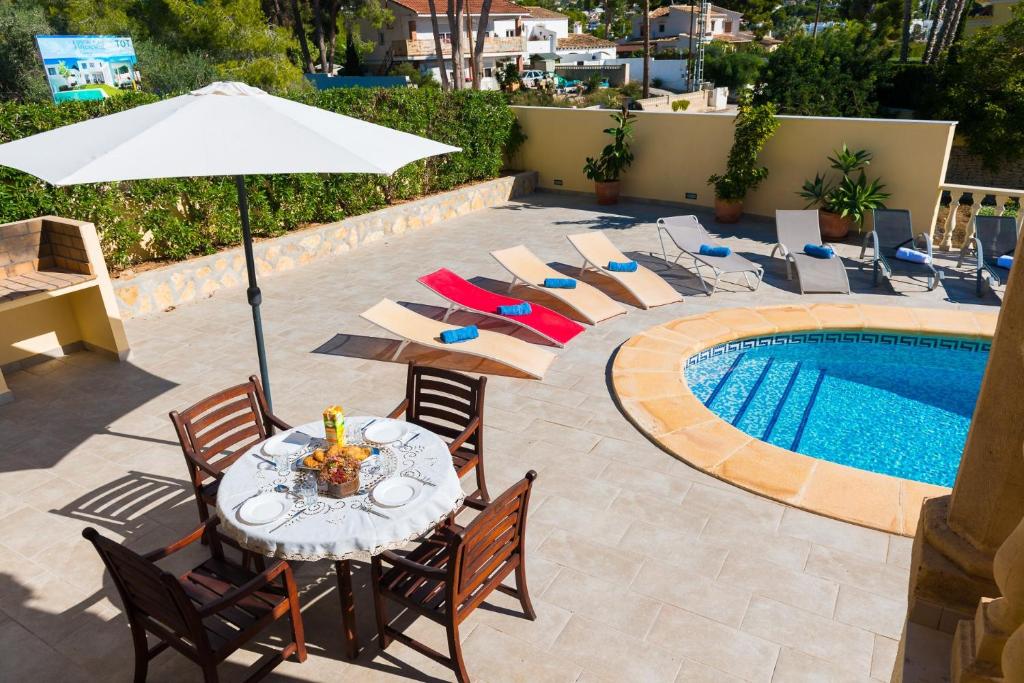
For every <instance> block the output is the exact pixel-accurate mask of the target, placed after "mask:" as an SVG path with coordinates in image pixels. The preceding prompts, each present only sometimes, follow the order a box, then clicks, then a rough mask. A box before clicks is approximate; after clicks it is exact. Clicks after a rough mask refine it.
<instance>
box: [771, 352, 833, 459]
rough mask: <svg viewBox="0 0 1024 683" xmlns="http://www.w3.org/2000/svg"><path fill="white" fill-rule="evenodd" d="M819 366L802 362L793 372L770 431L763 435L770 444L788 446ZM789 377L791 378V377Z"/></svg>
mask: <svg viewBox="0 0 1024 683" xmlns="http://www.w3.org/2000/svg"><path fill="white" fill-rule="evenodd" d="M819 369H820V368H819V367H818V365H817V364H816V363H813V362H806V361H805V362H803V364H802V365H801V367H800V371H799V372H798V373H795V379H794V380H793V386H792V387H789V388H788V395H787V397H786V400H785V401H781V402H780V404H779V405H781V410H779V414H778V417H776V418H775V423H774V424H773V425H772V427H771V431H770V432H768V433H766V434H765V436H764V437H763V438H764V440H765V441H767V442H768V443H770V444H774V445H776V446H779V447H780V448H787V449H788V448H790V447H791V446H792V445H793V439H795V438H796V432H797V430H798V429H799V428H800V421H801V420H802V419H803V415H804V411H805V410H806V409H807V405H808V402H809V401H810V398H811V394H812V393H813V392H814V387H815V385H816V384H817V379H818V372H819ZM790 379H793V378H792V377H791V378H790Z"/></svg>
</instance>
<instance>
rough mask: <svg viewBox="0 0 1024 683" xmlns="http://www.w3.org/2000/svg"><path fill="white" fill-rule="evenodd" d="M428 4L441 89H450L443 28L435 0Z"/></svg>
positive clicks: (429, 0)
mask: <svg viewBox="0 0 1024 683" xmlns="http://www.w3.org/2000/svg"><path fill="white" fill-rule="evenodd" d="M427 5H429V6H430V29H431V31H433V33H434V54H435V55H436V56H437V70H438V71H439V72H440V75H441V89H442V90H449V89H450V86H449V84H448V69H446V68H445V66H444V50H443V49H442V45H441V30H440V29H439V28H438V25H437V6H436V5H435V4H434V0H427Z"/></svg>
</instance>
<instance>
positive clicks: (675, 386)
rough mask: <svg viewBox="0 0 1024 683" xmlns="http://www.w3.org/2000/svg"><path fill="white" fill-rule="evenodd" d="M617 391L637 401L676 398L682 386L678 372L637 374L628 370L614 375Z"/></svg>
mask: <svg viewBox="0 0 1024 683" xmlns="http://www.w3.org/2000/svg"><path fill="white" fill-rule="evenodd" d="M613 377H614V384H615V389H616V391H618V392H621V393H624V394H628V395H629V396H632V397H634V398H637V399H646V398H660V397H663V396H675V395H677V394H678V393H679V387H680V385H681V384H682V383H681V381H680V374H679V371H678V370H672V371H664V372H662V371H658V372H636V371H632V370H626V371H622V372H616V373H614V375H613Z"/></svg>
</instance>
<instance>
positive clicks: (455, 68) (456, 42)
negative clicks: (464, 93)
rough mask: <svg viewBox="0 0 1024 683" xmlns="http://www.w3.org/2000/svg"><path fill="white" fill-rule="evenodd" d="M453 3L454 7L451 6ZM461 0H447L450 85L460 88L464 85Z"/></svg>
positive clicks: (456, 88)
mask: <svg viewBox="0 0 1024 683" xmlns="http://www.w3.org/2000/svg"><path fill="white" fill-rule="evenodd" d="M453 4H454V7H453ZM462 7H463V4H462V0H454V1H453V0H448V30H449V32H450V35H451V41H452V78H453V79H454V83H452V87H453V88H454V89H455V90H461V89H462V88H463V87H464V86H465V85H466V76H465V71H464V70H463V67H464V65H463V63H462V30H461V26H462Z"/></svg>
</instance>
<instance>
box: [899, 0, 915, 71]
mask: <svg viewBox="0 0 1024 683" xmlns="http://www.w3.org/2000/svg"><path fill="white" fill-rule="evenodd" d="M912 9H913V3H912V0H903V38H902V40H901V41H900V62H902V63H903V64H906V63H907V60H908V59H910V22H911V15H912Z"/></svg>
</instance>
